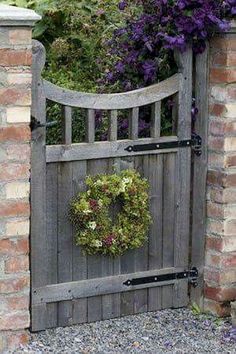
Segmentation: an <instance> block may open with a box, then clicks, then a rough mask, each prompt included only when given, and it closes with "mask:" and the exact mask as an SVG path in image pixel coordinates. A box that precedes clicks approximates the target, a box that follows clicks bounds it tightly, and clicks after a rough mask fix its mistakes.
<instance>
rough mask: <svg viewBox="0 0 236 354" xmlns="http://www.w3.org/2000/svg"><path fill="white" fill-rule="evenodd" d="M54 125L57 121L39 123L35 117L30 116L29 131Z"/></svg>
mask: <svg viewBox="0 0 236 354" xmlns="http://www.w3.org/2000/svg"><path fill="white" fill-rule="evenodd" d="M56 124H57V121H53V122H47V123H40V122H39V121H38V120H37V119H36V118H35V117H32V116H31V122H30V128H31V131H33V130H35V129H37V128H42V127H46V128H50V127H53V126H54V125H56Z"/></svg>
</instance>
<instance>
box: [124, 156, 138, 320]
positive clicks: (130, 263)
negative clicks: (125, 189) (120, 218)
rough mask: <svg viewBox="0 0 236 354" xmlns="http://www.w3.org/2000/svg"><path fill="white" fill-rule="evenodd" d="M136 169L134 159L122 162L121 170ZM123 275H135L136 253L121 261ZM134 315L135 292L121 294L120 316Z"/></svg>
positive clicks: (130, 158)
mask: <svg viewBox="0 0 236 354" xmlns="http://www.w3.org/2000/svg"><path fill="white" fill-rule="evenodd" d="M133 168H134V158H132V157H127V158H123V159H121V160H120V169H121V170H128V169H133ZM120 267H121V274H127V273H133V272H134V269H135V262H134V251H128V252H126V253H125V254H124V255H123V256H122V257H121V260H120ZM133 313H134V292H133V291H129V292H127V293H122V294H121V304H120V314H121V316H125V315H132V314H133Z"/></svg>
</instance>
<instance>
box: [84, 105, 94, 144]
mask: <svg viewBox="0 0 236 354" xmlns="http://www.w3.org/2000/svg"><path fill="white" fill-rule="evenodd" d="M85 130H86V133H85V140H86V142H87V143H93V142H94V141H95V111H94V110H92V109H88V111H87V116H86V125H85Z"/></svg>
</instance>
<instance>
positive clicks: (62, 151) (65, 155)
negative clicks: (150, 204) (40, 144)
mask: <svg viewBox="0 0 236 354" xmlns="http://www.w3.org/2000/svg"><path fill="white" fill-rule="evenodd" d="M171 141H173V142H174V141H178V138H177V137H176V136H167V137H162V138H146V139H137V140H132V144H138V145H140V144H150V143H154V144H158V143H164V142H171ZM130 144H131V140H118V141H104V142H94V143H79V144H72V145H48V146H47V147H46V162H66V161H81V160H94V159H104V158H115V157H125V156H138V155H145V154H147V151H138V152H135V151H133V152H127V150H125V149H127V148H128V147H129V146H130ZM178 150H179V148H177V147H176V148H170V149H164V150H161V149H160V150H150V152H149V154H150V155H151V154H163V153H170V152H177V151H178Z"/></svg>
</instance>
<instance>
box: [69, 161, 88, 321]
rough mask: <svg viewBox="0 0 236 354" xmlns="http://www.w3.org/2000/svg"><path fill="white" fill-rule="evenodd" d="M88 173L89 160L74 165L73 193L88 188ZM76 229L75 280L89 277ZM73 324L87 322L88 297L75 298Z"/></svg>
mask: <svg viewBox="0 0 236 354" xmlns="http://www.w3.org/2000/svg"><path fill="white" fill-rule="evenodd" d="M86 174H87V162H86V161H78V162H74V163H73V165H72V176H73V179H72V180H73V195H77V194H78V193H80V192H83V191H85V190H86V185H85V178H86ZM75 232H76V230H75V229H74V228H73V246H72V252H73V270H72V271H73V276H72V279H73V281H78V280H83V279H87V255H86V254H84V252H83V250H82V248H81V247H79V246H76V245H75V241H74V237H75ZM72 307H73V324H78V323H85V322H87V318H88V314H87V299H86V298H85V299H78V300H73V302H72Z"/></svg>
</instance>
